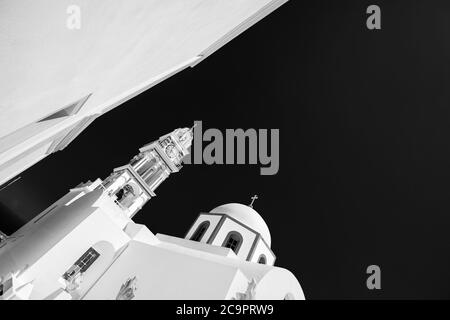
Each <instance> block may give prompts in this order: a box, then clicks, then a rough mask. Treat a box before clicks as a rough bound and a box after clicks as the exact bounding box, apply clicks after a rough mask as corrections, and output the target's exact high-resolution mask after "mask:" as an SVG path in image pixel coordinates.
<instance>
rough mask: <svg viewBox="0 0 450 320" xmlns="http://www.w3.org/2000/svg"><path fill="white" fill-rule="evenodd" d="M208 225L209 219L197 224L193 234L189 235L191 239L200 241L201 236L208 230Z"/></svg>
mask: <svg viewBox="0 0 450 320" xmlns="http://www.w3.org/2000/svg"><path fill="white" fill-rule="evenodd" d="M209 225H210V223H209V221H204V222H202V223H201V224H200V225H199V226H198V228H197V230H195V232H194V234H193V235H192V237H191V240H192V241H200V240H201V239H202V238H203V236H204V235H205V233H206V230H208V228H209Z"/></svg>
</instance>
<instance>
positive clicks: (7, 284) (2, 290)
mask: <svg viewBox="0 0 450 320" xmlns="http://www.w3.org/2000/svg"><path fill="white" fill-rule="evenodd" d="M12 285H13V282H12V278H9V279H8V280H6V281H5V282H4V283H2V284H0V297H1V296H3V294H5V292H7V291H8V290H9V289H10V288H11V287H12Z"/></svg>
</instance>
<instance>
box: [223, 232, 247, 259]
mask: <svg viewBox="0 0 450 320" xmlns="http://www.w3.org/2000/svg"><path fill="white" fill-rule="evenodd" d="M242 241H243V238H242V235H241V234H240V233H239V232H237V231H230V232H229V233H228V234H227V236H226V237H225V240H224V242H223V244H222V247H225V248H230V249H231V250H233V251H234V253H236V254H238V252H239V249H240V248H241V245H242Z"/></svg>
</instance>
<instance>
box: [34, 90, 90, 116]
mask: <svg viewBox="0 0 450 320" xmlns="http://www.w3.org/2000/svg"><path fill="white" fill-rule="evenodd" d="M90 96H91V95H90V94H89V95H87V96H86V97H84V98H82V99H80V100H78V101H76V102H74V103H72V104H69V105H68V106H66V107H64V108H62V109H60V110H58V111H56V112H54V113H52V114H51V115H48V116H47V117H45V118H44V119H41V120H39V122H44V121H48V120H53V119H58V118H64V117H68V116H72V115H74V114H76V113H78V111H80V109H81V107H83V105H84V104H85V103H86V101H87V100H88V99H89V97H90Z"/></svg>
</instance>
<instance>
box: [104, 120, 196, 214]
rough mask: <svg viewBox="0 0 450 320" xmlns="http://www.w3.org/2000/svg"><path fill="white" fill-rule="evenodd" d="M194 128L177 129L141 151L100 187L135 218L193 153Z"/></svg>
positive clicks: (116, 170) (115, 170)
mask: <svg viewBox="0 0 450 320" xmlns="http://www.w3.org/2000/svg"><path fill="white" fill-rule="evenodd" d="M192 139H193V128H191V129H189V128H182V129H176V130H174V131H173V132H171V133H169V134H166V135H164V136H162V137H160V138H159V139H158V140H156V141H153V142H151V143H149V144H147V145H145V146H143V147H142V148H140V149H139V151H140V152H139V154H138V155H136V156H135V157H134V158H133V159H131V161H130V162H129V163H128V164H126V165H124V166H121V167H119V168H116V169H114V172H113V173H112V174H111V175H110V176H109V177H108V178H106V179H105V180H103V182H102V184H101V185H100V187H101V188H103V189H105V190H106V192H107V193H108V195H109V196H110V197H112V198H113V199H114V201H115V202H116V203H117V204H118V205H119V206H120V207H121V208H122V209H123V210H124V211H125V212H126V214H127V216H128V217H130V218H131V217H133V216H134V215H135V214H136V213H137V212H138V211H139V210H140V209H141V208H142V207H143V206H144V204H145V203H146V202H147V201H148V200H150V199H151V198H152V197H155V196H156V194H155V190H156V188H158V186H159V185H160V184H161V183H162V182H163V181H164V180H166V179H167V177H168V176H169V175H170V174H171V173H174V172H178V171H179V170H180V169H181V167H182V165H181V162H182V160H183V158H184V157H185V156H186V155H188V154H189V147H190V146H191V143H192Z"/></svg>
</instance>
